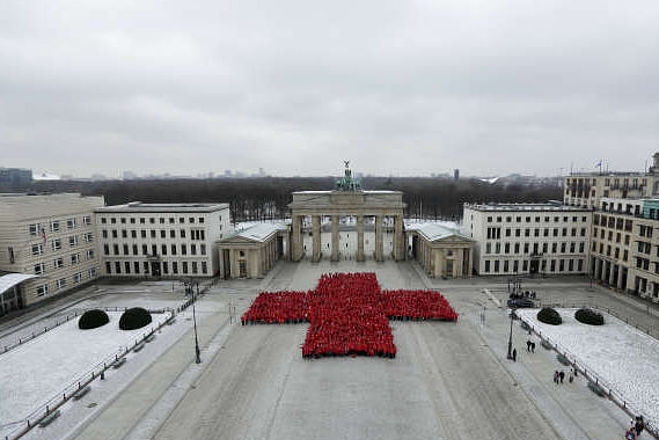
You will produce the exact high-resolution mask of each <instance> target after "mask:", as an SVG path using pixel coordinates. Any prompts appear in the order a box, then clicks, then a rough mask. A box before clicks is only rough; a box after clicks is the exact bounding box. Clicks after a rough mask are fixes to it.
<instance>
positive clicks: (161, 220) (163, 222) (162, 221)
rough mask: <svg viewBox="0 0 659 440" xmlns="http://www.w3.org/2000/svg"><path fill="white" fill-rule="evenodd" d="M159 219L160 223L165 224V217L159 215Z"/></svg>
mask: <svg viewBox="0 0 659 440" xmlns="http://www.w3.org/2000/svg"><path fill="white" fill-rule="evenodd" d="M159 220H160V224H161V225H163V224H165V219H164V218H163V217H160V219H159Z"/></svg>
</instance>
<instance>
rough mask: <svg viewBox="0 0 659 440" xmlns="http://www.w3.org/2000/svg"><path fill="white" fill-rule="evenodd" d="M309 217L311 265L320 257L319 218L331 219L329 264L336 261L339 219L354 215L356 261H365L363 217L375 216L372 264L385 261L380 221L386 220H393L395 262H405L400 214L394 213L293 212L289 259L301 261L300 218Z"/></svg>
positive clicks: (401, 215) (302, 250)
mask: <svg viewBox="0 0 659 440" xmlns="http://www.w3.org/2000/svg"><path fill="white" fill-rule="evenodd" d="M307 216H309V217H311V233H312V249H311V251H312V254H311V259H312V261H314V262H317V261H320V259H321V257H322V250H321V218H322V217H331V241H330V243H331V245H330V248H331V251H330V259H331V261H338V260H339V224H340V219H341V217H346V216H354V217H356V219H357V222H356V226H357V256H356V257H357V258H356V259H357V261H364V260H366V255H365V254H364V223H365V221H364V218H365V217H374V223H375V252H374V255H373V258H374V259H375V261H384V251H383V243H384V240H383V233H384V227H383V222H384V219H385V218H387V217H388V218H392V219H393V226H394V243H393V257H394V260H396V261H401V260H404V259H405V243H404V234H403V213H402V210H400V212H395V213H393V214H385V213H382V214H374V215H370V216H369V215H366V214H361V213H358V214H351V213H348V212H346V213H343V214H337V213H333V214H329V215H323V214H319V213H310V214H309V213H299V212H294V213H293V216H292V223H293V224H292V229H293V231H292V237H291V259H292V260H293V261H300V260H301V259H302V257H303V256H304V248H303V246H304V245H303V243H304V238H303V234H302V229H303V219H304V218H305V217H307Z"/></svg>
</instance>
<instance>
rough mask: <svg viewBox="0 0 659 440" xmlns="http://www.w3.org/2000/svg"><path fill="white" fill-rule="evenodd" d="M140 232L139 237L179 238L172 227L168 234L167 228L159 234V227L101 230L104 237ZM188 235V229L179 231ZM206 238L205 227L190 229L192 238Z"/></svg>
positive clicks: (134, 235) (124, 236)
mask: <svg viewBox="0 0 659 440" xmlns="http://www.w3.org/2000/svg"><path fill="white" fill-rule="evenodd" d="M220 230H222V225H220ZM138 232H139V237H140V238H148V237H150V238H158V235H159V236H160V238H167V235H169V238H177V237H176V235H177V234H176V229H170V230H169V234H167V230H166V229H160V234H158V230H157V229H149V230H146V229H140V230H139V231H138V230H137V229H130V230H127V229H121V230H117V229H110V230H107V229H103V230H102V231H101V236H102V237H103V238H110V237H112V238H119V236H120V235H121V238H128V235H130V238H138V237H137V235H138ZM186 237H187V230H186V229H180V230H179V232H178V238H186ZM205 239H206V231H205V230H204V229H190V240H198V241H202V240H205Z"/></svg>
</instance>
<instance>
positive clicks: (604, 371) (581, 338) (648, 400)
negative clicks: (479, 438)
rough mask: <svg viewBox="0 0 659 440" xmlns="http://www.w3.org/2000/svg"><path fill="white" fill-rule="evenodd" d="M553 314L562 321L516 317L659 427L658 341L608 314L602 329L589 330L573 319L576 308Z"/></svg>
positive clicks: (525, 314) (526, 314) (530, 312)
mask: <svg viewBox="0 0 659 440" xmlns="http://www.w3.org/2000/svg"><path fill="white" fill-rule="evenodd" d="M557 311H558V312H559V313H560V314H561V317H562V318H563V324H561V325H557V326H553V325H548V324H543V323H541V322H540V321H538V319H537V317H536V315H537V313H538V309H524V310H520V309H518V310H517V312H516V313H517V314H518V315H519V316H520V317H521V318H522V319H523V320H524V321H526V322H527V323H528V324H530V325H531V326H532V327H533V328H534V329H535V330H536V331H538V330H539V331H540V332H541V333H542V336H543V337H545V338H547V339H549V340H550V341H551V342H553V343H554V344H558V346H559V349H560V350H562V351H567V352H568V353H569V354H571V355H572V356H573V357H574V358H575V359H576V360H577V363H578V364H579V365H581V366H583V367H585V368H586V369H587V370H588V371H589V372H593V373H594V374H595V375H596V376H598V377H599V378H601V380H602V381H603V382H604V385H605V386H610V387H611V388H612V389H613V390H614V391H615V392H616V393H617V394H618V395H620V396H622V398H623V399H624V400H625V401H626V402H628V404H629V405H630V407H631V408H634V409H636V410H638V411H641V413H642V414H643V415H644V416H647V419H648V420H650V421H651V422H652V423H653V425H655V426H658V425H659V341H657V340H656V339H654V338H652V337H650V336H648V335H646V334H645V333H643V332H641V331H640V330H637V329H635V328H634V327H632V326H630V325H627V324H625V323H624V322H622V321H620V320H619V319H617V318H615V317H613V316H611V315H609V314H607V313H604V320H605V324H604V325H603V326H593V325H587V324H582V323H580V322H579V321H577V320H576V319H575V318H574V313H575V312H576V311H577V309H557Z"/></svg>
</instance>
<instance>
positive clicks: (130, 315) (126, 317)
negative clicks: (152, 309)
mask: <svg viewBox="0 0 659 440" xmlns="http://www.w3.org/2000/svg"><path fill="white" fill-rule="evenodd" d="M149 324H151V314H150V313H149V312H148V311H146V310H145V309H143V308H142V307H133V308H132V309H128V310H126V311H125V312H124V313H123V314H122V315H121V318H120V319H119V328H120V329H122V330H135V329H138V328H142V327H144V326H145V325H149Z"/></svg>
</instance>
